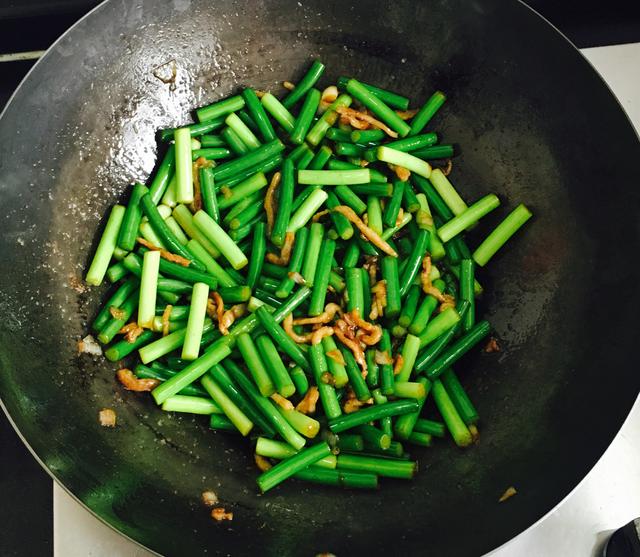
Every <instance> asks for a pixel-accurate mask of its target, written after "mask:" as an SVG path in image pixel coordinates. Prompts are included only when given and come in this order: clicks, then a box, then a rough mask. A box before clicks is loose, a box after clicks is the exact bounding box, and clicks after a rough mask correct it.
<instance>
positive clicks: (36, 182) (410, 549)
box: [0, 0, 640, 555]
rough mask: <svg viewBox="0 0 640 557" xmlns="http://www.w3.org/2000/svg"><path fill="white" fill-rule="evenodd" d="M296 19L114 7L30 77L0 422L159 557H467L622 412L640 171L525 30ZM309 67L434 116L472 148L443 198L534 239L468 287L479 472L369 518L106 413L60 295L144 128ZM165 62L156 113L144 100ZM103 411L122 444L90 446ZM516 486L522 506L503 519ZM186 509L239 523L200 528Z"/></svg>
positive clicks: (332, 6)
mask: <svg viewBox="0 0 640 557" xmlns="http://www.w3.org/2000/svg"><path fill="white" fill-rule="evenodd" d="M301 4H303V5H299V4H298V3H293V2H292V3H268V4H262V3H256V4H253V3H248V2H247V3H238V2H236V3H232V2H219V3H216V4H215V6H212V5H211V4H210V3H209V2H205V1H204V0H202V1H201V2H197V1H192V2H189V1H187V0H176V1H174V2H173V3H171V4H168V3H159V2H144V1H143V2H141V3H136V4H129V3H124V2H116V1H111V2H108V3H106V4H104V5H102V6H101V7H100V8H99V9H98V10H97V11H95V12H94V13H93V14H91V15H90V16H89V17H88V18H86V19H85V20H83V21H81V22H80V23H79V24H78V25H77V26H76V27H75V28H74V29H73V30H72V31H71V32H70V33H69V34H67V35H66V36H65V37H64V38H63V39H62V40H61V41H60V42H58V43H57V44H56V45H55V47H54V48H53V49H52V51H50V52H49V53H48V54H47V55H46V56H45V57H44V59H43V60H42V61H41V62H40V63H38V64H37V65H36V67H35V69H34V71H33V72H32V73H31V74H30V76H29V78H28V79H27V81H26V82H25V83H24V84H23V86H22V87H21V88H20V90H19V92H18V94H17V95H16V97H15V98H14V99H13V101H12V102H11V103H10V105H9V107H8V109H7V111H6V112H5V113H4V115H3V116H2V119H1V120H0V139H1V141H0V164H1V172H2V182H1V184H0V196H1V197H0V199H1V203H2V206H3V208H4V209H5V211H4V213H5V215H6V217H5V220H4V223H3V227H2V229H1V232H0V234H1V236H0V242H1V243H0V249H1V251H2V254H3V258H2V263H1V265H2V273H0V288H1V289H2V292H3V297H2V299H1V301H0V304H2V310H3V315H4V319H3V321H2V323H1V324H0V346H1V347H2V351H1V352H0V389H1V391H0V392H2V397H3V403H4V405H5V406H6V407H7V408H8V410H9V413H10V414H11V416H12V417H13V419H14V421H15V422H16V425H17V427H18V428H19V430H20V431H21V432H22V434H23V436H24V437H25V439H26V440H27V442H28V443H29V444H30V446H31V447H32V449H33V451H34V452H35V454H37V455H38V457H39V458H40V459H41V460H42V461H43V463H44V464H45V465H46V466H47V467H48V469H49V470H50V471H51V472H52V473H53V474H54V475H55V476H56V477H57V478H59V479H60V481H61V482H62V483H63V484H64V485H65V486H66V487H67V488H68V489H69V490H70V491H71V492H72V493H73V494H74V495H76V496H77V497H78V498H79V499H80V500H81V501H82V502H84V503H85V504H86V505H87V506H88V507H89V508H90V509H92V510H93V511H94V512H95V513H96V514H97V515H99V516H100V517H102V518H103V519H105V520H106V521H107V522H109V523H110V524H112V525H113V526H115V527H116V528H118V529H120V530H121V531H122V532H123V533H125V534H127V535H129V536H131V537H132V538H134V539H136V540H137V541H139V542H140V543H143V544H145V545H147V546H149V547H151V548H153V549H155V550H157V551H161V552H163V553H166V554H185V553H188V554H197V553H201V552H204V551H205V550H208V552H209V553H220V554H226V553H232V554H253V553H257V552H258V551H259V552H260V553H262V554H266V555H295V554H301V555H309V554H313V553H314V552H318V551H332V552H334V553H337V554H346V553H347V552H350V553H355V554H358V553H361V552H365V551H368V552H371V551H380V552H382V551H385V550H386V551H391V552H392V554H417V553H424V552H429V551H437V552H440V553H442V554H456V555H464V554H470V555H473V554H478V553H481V552H482V551H485V550H489V549H491V548H493V547H495V546H496V545H498V544H500V543H502V542H504V541H506V540H507V539H509V538H510V537H512V536H513V535H515V534H517V533H518V532H519V531H521V530H522V529H523V528H525V527H527V526H528V525H530V524H531V523H532V522H534V521H535V520H536V519H537V518H539V517H540V516H541V515H542V514H544V513H545V512H546V511H548V510H549V509H550V508H552V507H553V506H554V505H555V504H556V503H557V502H558V501H560V500H561V499H562V497H564V496H565V495H566V494H567V493H568V492H569V491H570V490H571V489H572V488H573V487H574V486H575V485H576V484H577V482H578V481H579V480H580V479H581V478H582V477H583V476H584V475H585V473H586V472H587V471H588V470H589V469H590V467H591V466H592V465H593V464H594V462H595V461H596V460H597V458H598V457H599V456H600V455H601V454H602V452H603V451H604V449H605V448H606V446H607V445H608V444H609V442H610V441H611V439H612V438H613V436H614V434H615V432H616V431H617V430H618V428H619V427H620V425H621V423H622V421H623V419H624V417H625V415H626V414H627V413H628V411H629V409H630V407H631V404H632V402H633V400H634V399H635V396H636V395H637V393H638V389H639V387H640V376H638V375H637V374H633V373H630V367H629V366H630V365H631V362H633V361H634V359H633V353H632V348H633V346H632V342H633V340H635V339H636V337H637V334H636V332H635V327H634V323H635V320H634V317H635V314H636V311H637V309H638V293H637V291H636V289H635V285H636V284H637V280H638V276H637V275H638V270H637V268H636V267H637V266H633V265H630V264H629V263H628V258H629V257H631V255H632V254H634V253H635V252H636V251H637V249H638V247H640V242H639V237H638V229H637V213H638V208H639V205H640V204H639V201H640V200H639V194H638V190H637V189H636V188H634V186H635V184H637V183H638V181H639V179H640V171H639V170H638V168H637V165H636V164H635V163H636V161H637V160H638V156H639V155H640V147H639V144H638V142H637V138H636V136H635V134H634V132H633V130H632V128H631V127H630V125H629V123H628V121H627V120H626V118H625V116H624V114H623V113H622V111H621V110H620V108H619V106H618V105H617V103H616V101H615V99H613V97H612V96H611V95H610V93H609V91H608V90H607V88H606V87H605V86H604V85H603V84H602V82H601V81H600V79H599V78H598V77H597V75H596V74H595V73H594V72H593V71H592V69H591V68H590V67H589V66H588V64H587V63H586V62H585V61H584V59H582V57H581V56H580V55H579V54H578V53H577V51H575V50H574V49H573V48H572V47H571V46H570V45H568V44H567V43H566V42H565V41H564V40H563V39H562V38H561V37H560V36H559V35H558V34H556V32H555V31H554V30H553V29H551V28H550V27H548V26H546V25H545V24H544V23H543V22H542V21H541V20H539V19H538V18H537V17H536V16H535V15H534V14H532V13H531V12H529V11H528V9H527V8H525V7H524V6H522V5H519V4H507V3H504V2H497V1H496V2H495V3H494V2H482V3H479V2H474V3H472V4H470V3H467V2H459V3H457V2H447V3H435V2H434V3H424V4H423V3H420V4H417V5H416V4H415V3H410V2H406V3H403V2H400V3H394V4H393V7H391V6H390V7H385V6H384V5H380V6H379V7H378V9H377V10H376V11H372V12H371V13H370V14H367V18H366V25H365V24H363V23H362V20H361V17H360V16H361V11H362V10H361V9H359V10H358V9H356V8H352V7H350V5H349V4H345V3H344V2H341V3H337V2H336V3H333V2H326V1H325V2H311V1H308V2H304V3H301ZM267 7H268V8H269V9H267ZM274 8H279V9H277V10H276V9H274ZM409 21H417V22H419V24H417V25H412V26H410V27H409V26H407V22H409ZM314 55H318V56H320V57H321V58H322V59H323V61H325V62H326V63H327V66H328V72H329V73H328V75H327V81H329V80H330V79H331V78H334V77H335V76H336V75H337V74H339V73H340V74H342V73H347V74H348V73H352V74H354V75H357V76H360V77H362V78H363V79H364V80H367V81H372V82H376V83H381V84H382V85H388V86H389V87H392V88H394V89H399V90H401V91H403V92H404V93H406V94H408V95H410V96H412V97H413V98H422V99H424V98H425V97H426V96H428V95H429V94H430V93H431V92H432V90H433V89H434V88H436V87H438V88H442V89H444V90H446V91H448V92H449V93H450V95H451V100H450V102H449V103H448V107H447V109H446V110H445V111H444V112H443V114H442V117H440V118H439V119H438V121H437V122H435V124H436V125H437V127H438V130H439V131H440V130H441V131H442V134H443V137H444V140H445V141H446V140H450V139H451V140H456V141H458V142H460V144H461V145H462V146H463V148H464V153H463V155H462V156H461V157H460V158H459V159H457V161H456V168H455V174H454V179H455V183H456V184H458V185H459V186H460V189H461V190H462V191H463V192H464V193H465V194H466V197H468V198H469V199H474V198H477V197H478V196H479V195H480V194H481V193H483V192H485V191H486V190H487V189H490V190H492V191H496V192H498V193H499V194H501V195H502V197H503V199H505V200H506V205H507V207H509V206H511V205H512V204H514V203H516V202H518V201H520V200H525V201H527V203H528V204H530V205H531V206H532V208H533V210H534V212H535V214H536V216H537V218H536V220H535V222H533V223H532V224H531V226H529V227H528V229H527V231H526V232H525V233H523V234H521V235H520V237H519V238H518V240H517V241H516V242H514V243H513V244H512V245H511V246H509V247H508V248H507V249H506V250H505V253H504V254H502V255H501V256H500V257H499V258H497V259H496V260H495V261H494V262H493V263H492V265H491V266H490V268H489V269H487V270H486V271H484V272H483V274H482V281H483V282H484V283H486V289H487V292H488V296H487V298H486V300H485V301H484V302H483V303H484V305H485V306H486V308H487V309H488V314H489V318H490V319H491V321H492V323H493V324H494V325H495V328H496V331H497V333H498V336H499V337H500V338H501V340H502V344H503V347H504V348H505V350H504V352H503V353H501V354H499V355H497V356H496V355H480V354H476V355H473V356H470V357H469V358H468V359H467V360H466V361H465V362H464V366H461V369H463V368H466V369H468V370H471V369H473V372H472V373H465V372H463V376H464V381H465V383H466V384H468V385H469V388H470V391H471V394H472V396H473V398H474V400H475V401H477V405H478V407H479V410H480V413H481V415H482V416H483V427H482V439H481V442H480V444H479V445H478V446H477V447H475V448H474V449H473V450H470V451H466V452H459V451H457V450H456V449H455V448H453V447H438V448H437V450H432V451H418V456H419V457H420V461H421V466H422V473H421V474H419V477H418V478H417V480H416V481H415V482H412V483H410V484H406V483H401V482H385V485H384V486H383V488H382V489H381V490H380V491H379V492H376V493H357V494H353V493H342V492H340V493H336V492H335V491H333V490H325V489H320V488H317V487H316V486H312V487H307V486H303V485H300V484H297V483H295V482H290V483H289V484H287V485H283V486H281V487H280V488H278V489H277V490H275V491H274V492H273V493H270V494H269V495H267V496H261V497H257V496H256V495H255V488H254V482H253V480H254V477H255V475H256V471H255V469H254V467H253V466H252V464H251V458H250V450H249V448H248V447H247V445H246V443H244V442H242V441H241V440H237V439H233V438H230V437H229V436H225V435H216V434H214V433H212V432H210V431H208V430H207V428H206V427H205V425H204V423H203V422H202V421H198V420H191V419H185V418H180V417H175V416H170V415H167V414H163V413H161V412H160V411H158V410H157V409H156V408H154V407H153V405H152V404H151V402H150V401H149V400H148V399H147V398H145V397H136V396H135V395H131V394H129V393H126V394H125V393H122V392H121V391H120V389H119V388H118V387H117V386H116V385H115V384H114V381H113V366H111V365H107V364H106V363H104V362H91V361H90V360H87V359H84V357H83V358H78V357H77V356H76V354H75V340H76V339H78V338H79V337H80V336H81V335H83V334H84V331H85V330H86V322H87V320H88V319H90V318H91V316H92V315H93V314H94V312H95V311H96V309H97V307H98V304H99V299H100V297H101V295H102V294H103V291H102V290H95V289H94V290H92V291H87V292H85V293H78V292H76V290H74V289H73V288H72V287H71V286H72V284H73V283H74V281H73V280H72V278H71V277H76V278H79V277H80V276H81V274H82V270H83V268H84V267H85V265H86V261H87V259H88V258H89V257H90V254H91V252H92V247H93V246H92V238H93V236H94V230H95V227H96V226H97V224H98V222H99V221H100V219H101V217H102V215H103V214H104V211H105V208H106V207H107V206H108V205H109V204H110V203H112V202H113V201H114V200H115V199H117V198H118V196H119V195H120V193H121V192H122V191H123V189H124V186H125V184H127V183H129V182H131V181H132V180H134V179H144V178H145V177H146V176H147V175H148V173H149V172H150V171H151V170H152V167H153V161H154V149H155V141H154V131H155V130H156V129H158V128H161V127H166V126H170V125H174V124H177V123H180V122H183V121H184V120H185V118H186V117H187V114H188V110H189V109H190V108H193V107H194V106H197V105H198V104H202V103H205V102H207V101H209V100H213V99H216V98H219V97H222V96H224V95H226V94H228V93H230V92H231V91H233V90H234V88H235V87H237V86H238V85H241V84H248V83H250V84H252V85H255V86H257V87H260V88H269V87H272V88H273V87H274V85H275V84H276V83H277V82H278V81H281V80H282V79H283V78H292V77H293V78H296V77H297V75H298V74H299V71H300V68H302V67H303V66H304V64H305V63H307V61H308V59H309V57H311V56H314ZM171 59H175V60H176V63H177V66H178V81H177V87H176V89H175V90H174V91H171V90H170V88H169V86H167V85H166V84H163V83H161V82H160V81H158V80H156V79H155V78H154V77H153V75H152V72H153V69H154V68H155V67H157V66H158V65H160V64H164V63H166V62H168V61H169V60H171ZM292 68H296V70H295V71H294V74H292V71H293V70H292ZM620 254H624V257H620ZM614 300H615V301H618V300H621V303H615V304H614ZM605 348H606V349H605ZM103 406H114V407H115V408H116V409H117V412H118V416H119V423H120V426H119V427H118V428H117V429H116V430H113V431H110V430H105V429H102V428H100V427H99V426H98V424H97V419H96V416H97V411H98V410H99V409H100V408H101V407H103ZM508 485H517V486H518V496H517V497H515V498H514V499H513V500H512V501H510V503H509V505H498V504H497V498H498V497H499V495H500V494H501V493H502V492H503V491H504V489H505V488H506V487H507V486H508ZM204 488H213V489H215V490H216V491H217V492H218V494H219V496H220V498H221V500H222V501H223V502H224V504H225V505H226V506H228V507H229V508H233V510H234V512H235V517H236V518H235V520H234V521H233V522H232V523H230V524H228V525H227V524H225V525H215V524H211V521H210V519H209V518H208V516H207V513H206V511H205V510H204V509H202V508H201V507H200V505H199V502H198V496H199V493H200V492H201V491H202V490H203V489H204ZM463 533H464V534H463Z"/></svg>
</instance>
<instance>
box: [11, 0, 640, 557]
mask: <svg viewBox="0 0 640 557" xmlns="http://www.w3.org/2000/svg"><path fill="white" fill-rule="evenodd" d="M132 1H133V0H132ZM505 1H515V0H505ZM527 3H528V4H529V5H530V6H532V7H533V8H534V9H536V10H538V11H539V12H540V13H542V14H543V15H544V16H545V17H546V18H547V19H549V20H550V21H551V22H552V23H553V24H554V25H556V26H557V27H558V28H559V29H560V30H561V31H562V32H564V33H565V34H566V35H567V36H568V37H569V38H570V39H571V40H572V41H573V42H574V43H575V44H576V45H577V46H578V47H580V48H583V47H589V46H603V45H611V44H622V43H630V42H640V2H637V0H627V1H624V0H611V1H610V2H609V3H608V4H607V5H606V8H604V7H603V4H602V2H600V1H595V0H583V1H577V0H564V1H561V2H558V1H557V0H529V1H528V2H527ZM97 4H98V2H97V1H95V0H17V1H6V0H0V54H2V53H10V52H23V51H31V50H41V49H46V48H47V47H48V46H49V45H50V44H51V43H52V42H53V41H54V40H55V39H56V38H57V37H58V36H59V35H60V34H62V33H63V32H64V31H65V30H66V29H67V28H68V27H69V26H71V25H72V24H73V23H74V22H75V21H77V20H78V19H79V18H80V17H82V16H83V15H84V14H85V13H87V12H88V11H89V10H90V9H91V8H93V7H94V6H96V5H97ZM32 64H33V62H32V61H24V62H7V63H2V64H0V68H1V69H2V80H0V107H3V106H4V105H5V103H6V102H7V100H8V99H9V97H10V96H11V94H12V93H13V91H14V90H15V88H16V87H17V86H18V84H19V83H20V81H21V80H22V78H23V77H24V76H25V74H26V73H27V71H28V70H29V68H30V67H31V66H32ZM0 498H1V500H2V504H0V525H1V526H0V556H2V557H7V556H31V555H37V556H45V555H51V554H52V553H53V511H52V484H51V480H50V478H49V476H48V475H47V474H46V473H45V472H44V471H43V470H42V469H41V468H40V466H39V464H38V463H37V462H36V461H35V460H34V458H33V457H32V455H31V454H30V453H29V451H28V450H27V449H26V447H25V446H24V445H23V444H22V442H21V441H20V439H19V438H18V436H17V435H16V433H15V431H14V430H13V428H12V427H11V425H10V423H9V421H8V420H7V418H6V417H5V416H4V414H3V413H2V412H0Z"/></svg>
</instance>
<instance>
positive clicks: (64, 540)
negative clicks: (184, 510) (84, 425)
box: [53, 43, 640, 557]
mask: <svg viewBox="0 0 640 557" xmlns="http://www.w3.org/2000/svg"><path fill="white" fill-rule="evenodd" d="M582 52H583V54H584V55H585V56H586V57H587V58H588V59H589V60H590V61H591V63H592V64H593V65H594V66H595V68H596V69H597V70H598V71H599V72H600V74H601V75H602V76H603V77H604V79H605V80H606V81H607V83H608V84H609V86H610V87H611V89H612V90H613V92H614V93H615V94H616V96H617V97H618V99H619V100H620V103H621V104H622V106H623V107H624V109H625V110H626V111H627V113H628V115H629V117H630V118H631V120H632V122H633V123H634V125H635V126H636V129H637V130H638V131H639V132H640V71H639V70H638V68H640V43H636V44H629V45H620V46H607V47H599V48H589V49H584V50H583V51H582ZM638 462H640V402H636V405H635V407H634V409H633V411H632V412H631V414H630V416H629V418H628V419H627V421H626V423H625V424H624V426H623V427H622V429H621V431H620V433H619V434H618V436H617V437H616V439H615V440H614V442H613V443H612V444H611V446H610V447H609V449H608V450H607V452H606V453H605V454H604V456H603V457H602V459H601V460H600V461H599V462H598V464H597V465H596V466H595V468H594V469H593V470H592V471H591V472H590V473H589V474H588V475H587V477H586V478H585V479H584V480H583V482H582V483H581V484H580V485H579V486H578V487H577V488H576V489H575V490H574V492H573V493H572V494H571V495H570V496H569V497H568V498H567V499H566V500H565V501H564V502H563V503H562V504H561V505H560V506H559V507H558V508H557V509H556V510H555V511H553V512H552V513H551V514H549V515H548V516H546V517H544V518H543V519H542V520H540V521H539V522H538V523H537V524H535V525H534V526H532V527H531V528H529V529H528V530H526V531H525V532H523V533H522V534H520V535H519V536H518V537H516V538H514V539H513V540H511V541H510V542H508V543H507V544H505V545H503V546H502V547H500V548H498V549H497V550H495V551H493V552H492V553H491V554H490V555H491V557H520V556H526V557H538V556H540V557H543V556H544V557H570V556H572V555H584V556H591V557H595V556H596V555H597V554H599V551H600V550H601V546H602V543H603V541H604V540H606V539H607V537H608V535H609V534H610V533H611V532H612V531H613V530H616V529H617V528H619V527H620V526H623V525H624V524H626V523H627V522H629V521H630V520H633V519H634V518H637V517H638V516H640V466H638V464H637V463H638ZM53 502H54V511H53V516H54V519H53V524H54V556H55V557H87V556H92V557H142V556H148V555H151V554H150V553H149V552H147V551H146V550H144V549H142V548H140V547H138V546H137V545H135V544H134V543H132V542H131V541H129V540H127V539H125V538H124V537H122V536H120V535H119V534H118V533H116V532H115V531H113V530H111V529H110V528H109V527H108V526H106V525H104V524H103V523H102V522H100V521H99V520H98V519H96V518H95V517H94V516H93V515H91V514H90V513H89V512H87V511H86V510H85V509H84V508H83V507H82V506H80V505H79V504H78V503H77V502H76V501H75V500H74V499H72V498H71V497H70V496H69V495H68V494H67V493H66V492H65V491H63V490H62V489H61V488H60V487H59V486H58V485H57V484H54V486H53Z"/></svg>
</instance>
